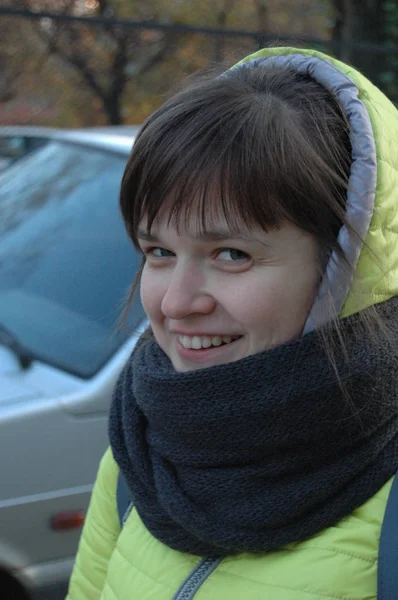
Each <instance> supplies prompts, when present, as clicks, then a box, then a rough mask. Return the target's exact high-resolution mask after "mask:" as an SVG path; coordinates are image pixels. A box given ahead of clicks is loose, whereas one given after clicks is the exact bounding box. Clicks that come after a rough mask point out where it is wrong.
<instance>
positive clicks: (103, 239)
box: [0, 142, 143, 377]
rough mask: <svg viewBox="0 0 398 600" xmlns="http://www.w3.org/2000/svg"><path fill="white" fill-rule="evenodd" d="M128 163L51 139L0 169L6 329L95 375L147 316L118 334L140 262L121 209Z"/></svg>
mask: <svg viewBox="0 0 398 600" xmlns="http://www.w3.org/2000/svg"><path fill="white" fill-rule="evenodd" d="M125 163H126V157H124V156H119V155H117V154H113V153H111V152H104V151H100V150H96V149H91V148H86V147H79V146H77V145H76V146H74V145H72V144H71V145H69V144H63V143H60V142H50V143H48V144H47V145H45V146H43V147H41V148H39V149H38V150H36V151H34V152H32V153H31V154H29V155H28V156H26V157H25V158H23V159H21V160H20V161H18V162H16V163H15V164H13V165H11V166H10V167H9V168H8V169H6V170H5V171H3V172H2V173H0V239H1V244H0V323H1V324H2V325H3V326H5V327H7V329H8V330H9V331H11V332H13V333H14V334H15V335H16V336H17V337H18V338H19V341H20V342H21V343H22V344H23V345H24V346H25V347H26V348H28V349H29V350H30V351H31V352H32V353H33V354H34V355H36V356H37V357H39V358H40V359H41V360H43V361H45V362H48V363H49V364H52V365H55V366H58V367H61V368H62V369H64V370H66V371H68V372H70V373H74V374H76V375H78V376H81V377H90V376H92V375H93V374H95V373H96V372H97V371H98V370H99V369H100V367H101V366H102V365H103V364H104V363H105V362H106V361H107V360H108V359H109V358H110V357H111V356H112V354H113V353H114V352H115V351H116V349H117V348H118V347H119V346H120V345H121V343H122V342H124V341H125V340H126V338H127V336H128V332H131V326H132V325H134V324H137V323H138V322H139V321H140V319H142V316H143V312H142V307H141V305H140V304H139V302H138V303H136V304H135V307H134V309H133V310H132V311H131V315H130V323H129V325H128V326H127V328H126V330H124V331H122V332H117V331H116V324H117V319H118V316H119V314H120V310H121V307H122V304H123V302H124V299H125V296H126V293H127V291H128V288H129V286H130V284H131V282H132V280H133V278H134V276H135V273H136V272H137V269H138V268H139V264H140V260H141V259H140V256H139V255H138V253H137V252H136V251H135V250H134V248H133V246H132V244H131V242H130V241H129V240H128V238H127V235H126V232H125V229H124V226H123V222H122V219H121V216H120V214H119V207H118V195H119V188H120V182H121V177H122V173H123V170H124V166H125Z"/></svg>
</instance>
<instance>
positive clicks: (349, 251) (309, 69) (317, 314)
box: [233, 54, 377, 334]
mask: <svg viewBox="0 0 398 600" xmlns="http://www.w3.org/2000/svg"><path fill="white" fill-rule="evenodd" d="M265 63H268V64H272V65H275V66H276V67H286V66H289V67H292V68H294V69H296V70H297V71H298V72H299V73H306V74H308V75H310V76H311V77H312V78H313V79H315V80H316V81H318V82H319V83H321V84H322V85H324V86H325V87H326V88H327V89H328V90H330V91H331V92H332V93H333V94H334V95H335V96H336V97H337V99H338V101H339V103H340V106H341V107H342V110H343V111H344V113H345V115H346V116H347V118H348V120H349V123H350V127H351V134H350V139H351V145H352V165H351V172H350V178H349V189H348V192H347V204H346V216H347V221H348V222H349V223H350V225H351V226H352V227H353V228H354V229H355V231H356V232H357V233H358V236H356V235H354V234H352V233H351V232H350V231H349V230H348V229H347V227H345V226H343V227H342V228H341V230H340V232H339V235H338V241H339V244H340V246H341V248H342V249H343V251H344V254H345V256H346V257H347V259H348V261H349V264H350V265H351V267H352V268H351V269H347V265H346V263H345V262H344V260H343V259H342V258H341V257H340V256H339V255H338V254H337V253H336V252H333V253H332V255H331V256H330V258H329V262H328V264H327V266H326V269H325V273H324V276H323V279H322V282H321V284H320V287H319V290H318V294H317V297H316V299H315V301H314V304H313V306H312V308H311V311H310V313H309V315H308V319H307V322H306V325H305V328H304V332H303V333H304V334H305V333H308V332H310V331H312V330H313V329H315V328H316V327H320V326H321V325H324V324H325V323H327V322H329V321H330V320H331V319H333V317H335V316H336V315H339V314H340V312H341V310H342V308H343V306H344V303H345V301H346V299H347V296H348V294H349V291H350V288H351V285H352V280H353V276H354V272H355V269H356V266H357V264H358V259H359V256H360V254H361V250H362V246H363V243H362V241H361V240H364V239H365V238H366V234H367V232H368V230H369V226H370V221H371V218H372V215H373V211H374V204H375V197H376V185H377V153H376V142H375V138H374V134H373V128H372V124H371V121H370V117H369V113H368V111H367V108H366V106H365V104H364V103H363V102H362V101H361V100H360V99H359V92H358V88H357V86H356V85H355V83H354V82H353V81H352V80H351V79H350V78H349V77H348V76H347V75H345V74H344V73H343V72H342V71H340V70H339V69H338V68H337V67H335V66H333V65H332V64H331V63H329V62H328V61H326V60H324V59H322V58H319V57H316V56H310V55H306V54H291V55H274V56H267V57H259V58H255V59H253V60H250V61H248V62H246V63H241V64H239V65H237V66H236V67H233V69H242V68H251V67H253V66H257V65H260V64H265Z"/></svg>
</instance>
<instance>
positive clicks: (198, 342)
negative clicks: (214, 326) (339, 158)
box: [179, 335, 236, 350]
mask: <svg viewBox="0 0 398 600" xmlns="http://www.w3.org/2000/svg"><path fill="white" fill-rule="evenodd" d="M233 339H236V338H233V337H232V336H231V335H223V336H220V335H215V336H213V337H209V336H208V335H204V336H199V335H194V336H192V337H190V336H188V335H182V336H180V337H179V341H180V344H181V345H182V346H184V348H189V349H191V348H192V349H193V350H201V349H202V348H210V347H211V346H216V347H217V346H221V345H222V344H223V343H224V344H230V343H231V342H232V340H233Z"/></svg>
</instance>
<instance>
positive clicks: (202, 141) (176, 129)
mask: <svg viewBox="0 0 398 600" xmlns="http://www.w3.org/2000/svg"><path fill="white" fill-rule="evenodd" d="M397 139H398V113H397V111H396V109H395V108H394V107H393V106H392V105H391V103H390V102H389V101H388V100H387V98H385V97H384V96H383V95H382V94H381V92H379V91H378V90H377V89H376V88H374V86H372V84H371V83H370V82H369V81H367V80H366V79H365V78H364V77H363V76H362V75H361V74H359V73H357V72H355V71H354V70H353V69H352V68H351V67H349V66H347V65H344V64H342V63H340V62H338V61H335V60H334V59H332V58H330V57H328V56H325V55H323V54H320V53H318V52H315V51H310V50H297V49H294V48H273V49H271V50H269V49H264V50H261V51H259V52H258V53H257V54H255V55H253V56H249V57H247V58H246V59H244V60H243V61H242V62H241V63H239V64H238V65H235V66H234V67H232V68H231V69H230V70H229V71H227V72H225V73H223V74H222V75H220V76H218V77H216V78H205V79H199V80H198V81H196V82H194V83H192V84H191V85H189V86H188V87H187V88H185V89H184V90H183V91H181V92H180V93H178V94H177V95H175V96H174V97H172V98H171V99H170V100H169V101H167V102H166V103H165V104H164V105H163V106H162V107H161V108H160V109H159V110H157V111H156V112H155V113H154V114H153V115H151V116H150V117H149V118H148V120H147V122H146V123H145V124H144V127H143V128H142V130H141V132H140V134H139V136H138V137H137V140H136V142H135V145H134V148H133V151H132V153H131V156H130V159H129V161H128V164H127V167H126V170H125V173H124V176H123V181H122V188H121V197H120V205H121V210H122V215H123V218H124V222H125V225H126V229H127V231H128V233H129V235H130V238H131V240H132V242H133V243H134V244H135V246H136V247H137V249H139V250H140V252H141V253H142V258H143V264H142V269H141V271H140V276H139V283H140V292H141V299H142V303H143V306H144V309H145V312H146V314H147V316H148V319H149V322H150V326H151V330H150V334H149V336H143V337H142V338H141V339H140V340H139V342H138V344H137V346H136V348H135V349H134V352H133V354H132V356H131V358H130V360H129V361H128V363H127V364H126V366H125V369H124V371H123V373H122V374H121V376H120V379H119V381H118V383H117V386H116V389H115V393H114V397H113V402H112V409H111V415H110V422H109V434H110V443H111V448H110V450H109V452H108V453H107V454H106V455H105V457H104V460H103V462H102V464H101V467H100V470H99V474H98V480H97V484H96V487H95V490H94V496H93V500H92V505H91V506H92V508H91V509H90V513H89V516H88V519H87V522H86V525H85V531H84V534H83V539H82V544H81V549H80V554H79V556H78V560H77V565H76V569H75V574H74V576H73V578H72V582H71V588H70V595H69V600H83V599H84V600H94V599H96V598H98V599H99V598H101V599H102V600H110V599H112V600H115V598H117V600H127V599H128V598H130V596H131V594H133V595H135V597H137V598H139V599H140V600H149V599H151V600H166V599H170V598H171V597H172V598H173V600H182V599H185V600H186V599H189V600H192V599H193V598H194V597H195V598H196V597H197V598H198V600H199V598H200V599H203V600H205V599H209V600H210V598H217V599H218V600H226V599H228V600H241V599H242V598H245V600H252V599H253V600H254V599H259V598H271V597H272V598H273V600H291V599H292V598H294V599H295V600H306V599H308V598H310V597H311V598H313V599H314V600H316V599H318V600H322V599H325V598H336V599H338V598H340V599H343V598H351V599H352V600H365V599H366V600H371V599H372V600H375V599H376V595H377V591H376V588H377V560H378V550H379V539H380V530H381V525H382V521H383V516H384V512H385V508H386V504H387V499H388V497H389V492H390V489H391V485H392V478H393V476H394V475H395V473H396V472H397V469H398V402H397V392H396V390H397V386H398V361H397V358H396V355H397V354H396V348H397V343H398V301H397V298H396V296H397V295H398V276H397V267H396V265H397V264H398V256H397V252H398V250H397V248H398V244H397V239H396V233H395V231H396V227H394V225H393V223H394V222H395V220H396V214H397V203H398V197H397V193H396V190H397V189H398V175H397V173H398V159H397V157H398V153H397V151H396V149H397ZM371 324H373V326H372V327H370V325H371ZM364 325H367V326H366V327H365V326H364ZM387 331H388V332H389V337H388V338H387V337H386V332H387ZM116 482H118V483H116ZM116 486H117V489H118V492H117V493H116V500H117V503H118V507H119V512H118V513H117V511H116V502H115V488H116ZM123 486H125V488H126V489H127V492H128V493H127V497H128V498H129V499H130V501H131V502H130V505H129V508H128V510H124V509H123V510H122V508H123V506H124V508H127V504H126V505H124V504H123V503H122V502H120V498H121V497H122V491H123V489H124V487H123ZM120 490H121V491H120ZM118 514H119V519H120V522H121V524H122V527H123V530H122V531H121V532H120V529H119V527H118V524H117V523H118V519H117V516H118ZM96 541H97V542H98V545H99V548H100V549H99V550H98V551H95V542H96ZM98 565H102V566H101V568H100V569H98ZM380 572H381V570H380ZM88 582H89V583H88ZM172 594H174V595H172ZM391 597H394V593H393V594H392V596H391Z"/></svg>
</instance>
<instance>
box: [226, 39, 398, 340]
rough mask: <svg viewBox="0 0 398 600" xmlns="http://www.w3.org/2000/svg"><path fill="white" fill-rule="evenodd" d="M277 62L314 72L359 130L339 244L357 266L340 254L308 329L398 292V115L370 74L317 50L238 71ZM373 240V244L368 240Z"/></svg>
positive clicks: (272, 55)
mask: <svg viewBox="0 0 398 600" xmlns="http://www.w3.org/2000/svg"><path fill="white" fill-rule="evenodd" d="M268 61H272V63H273V64H275V65H277V66H284V65H287V64H288V65H289V66H290V67H293V68H295V69H297V70H298V71H299V72H302V73H308V74H309V75H310V76H311V77H313V78H314V79H315V80H317V81H318V82H319V83H321V84H322V85H324V86H325V87H326V88H328V89H329V90H330V91H331V92H333V93H334V95H335V96H336V97H337V98H338V100H339V102H340V105H341V107H342V109H343V111H344V112H345V114H346V116H347V118H348V120H349V122H350V126H351V145H352V159H353V160H352V166H351V173H350V180H349V190H348V192H347V205H346V215H347V219H348V221H349V222H350V224H351V225H352V226H353V227H354V229H355V231H356V232H357V233H358V234H359V236H360V238H358V236H355V235H353V234H352V233H350V231H349V230H348V229H347V228H346V227H342V228H341V230H340V233H339V238H338V240H339V243H340V245H341V247H342V248H343V250H344V253H345V255H346V256H347V258H348V259H349V261H350V264H351V265H352V266H353V267H354V268H353V270H352V271H351V272H349V273H347V269H346V268H343V267H344V265H343V264H342V260H341V259H340V258H339V256H337V254H332V256H331V257H330V260H329V263H328V265H327V267H326V271H325V274H324V277H323V281H322V283H321V285H320V289H319V292H318V295H317V298H316V300H315V302H314V305H313V307H312V309H311V312H310V315H309V317H308V321H307V324H306V328H305V332H308V331H311V330H312V329H313V328H314V327H315V324H316V325H317V326H319V325H321V324H323V323H325V322H327V321H329V320H330V319H331V318H332V317H333V316H334V315H336V314H338V315H340V317H346V316H349V315H351V314H354V313H356V312H359V311H360V310H363V309H365V308H367V307H369V306H372V305H374V304H377V303H380V302H384V301H385V300H388V299H389V298H392V297H393V296H395V295H397V294H398V210H397V208H398V110H397V109H396V108H395V107H394V105H393V104H392V102H390V100H388V98H387V97H386V96H385V95H384V94H383V93H382V92H381V91H380V90H379V89H378V88H376V87H375V86H374V85H373V84H372V83H371V82H370V81H369V80H368V79H367V78H366V77H365V76H364V75H362V74H361V73H359V72H358V71H356V70H355V69H353V68H352V67H350V66H348V65H346V64H344V63H342V62H340V61H338V60H336V59H334V58H331V57H329V56H327V55H326V54H322V53H321V52H317V51H315V50H303V49H297V48H267V49H263V50H260V51H259V52H256V53H255V54H251V55H250V56H247V57H246V58H245V59H243V60H242V61H240V62H239V63H238V64H237V65H235V66H234V67H232V68H233V69H234V68H238V67H239V68H245V67H249V64H256V63H259V62H260V63H262V62H264V63H265V62H268ZM362 240H365V244H364V243H363V242H362Z"/></svg>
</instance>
